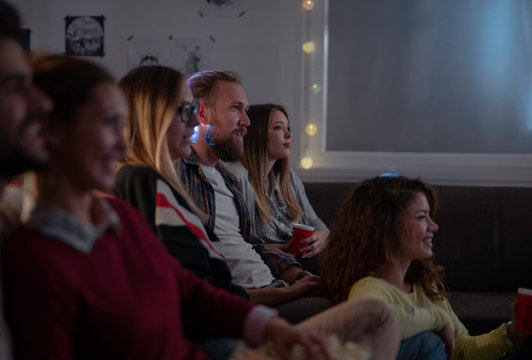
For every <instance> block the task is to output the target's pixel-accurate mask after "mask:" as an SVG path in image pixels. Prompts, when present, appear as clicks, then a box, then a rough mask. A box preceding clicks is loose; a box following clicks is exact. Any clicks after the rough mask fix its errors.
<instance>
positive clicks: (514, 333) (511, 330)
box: [506, 301, 532, 343]
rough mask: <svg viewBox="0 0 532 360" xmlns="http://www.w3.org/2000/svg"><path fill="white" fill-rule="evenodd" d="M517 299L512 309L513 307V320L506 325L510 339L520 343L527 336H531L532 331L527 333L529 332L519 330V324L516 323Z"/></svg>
mask: <svg viewBox="0 0 532 360" xmlns="http://www.w3.org/2000/svg"><path fill="white" fill-rule="evenodd" d="M516 304H517V301H514V302H513V303H512V305H511V309H512V322H511V323H510V324H508V326H507V327H506V331H507V332H508V337H510V340H512V342H514V343H520V342H522V341H523V340H525V339H526V338H527V337H529V336H530V335H532V334H530V333H527V332H524V331H520V330H517V326H516V325H515V324H516V322H517V313H516V311H517V306H516Z"/></svg>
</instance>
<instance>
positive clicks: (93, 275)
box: [3, 56, 327, 360]
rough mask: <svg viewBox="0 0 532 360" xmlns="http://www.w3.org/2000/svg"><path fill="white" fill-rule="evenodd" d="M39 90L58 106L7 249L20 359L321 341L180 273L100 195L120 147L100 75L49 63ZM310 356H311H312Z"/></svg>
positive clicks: (122, 114)
mask: <svg viewBox="0 0 532 360" xmlns="http://www.w3.org/2000/svg"><path fill="white" fill-rule="evenodd" d="M35 82H36V83H37V84H38V85H39V86H40V87H41V88H42V89H43V90H44V91H45V93H47V95H48V96H49V97H50V98H51V99H52V100H53V102H54V111H53V114H52V115H51V116H50V119H49V122H48V124H47V131H46V134H45V141H46V142H47V145H48V147H49V149H50V155H51V159H50V164H49V167H48V169H47V170H46V171H45V172H43V173H42V174H40V175H39V179H38V186H39V193H40V197H39V202H38V205H37V207H36V209H35V211H34V213H33V215H32V217H31V219H30V221H29V222H28V224H27V225H26V226H24V227H23V228H21V229H19V230H18V231H17V232H16V233H15V234H14V235H13V237H12V238H11V239H9V240H8V241H7V242H6V244H5V249H4V253H3V260H4V263H3V271H4V277H5V284H4V285H5V309H4V310H5V312H6V317H7V320H8V323H9V325H10V327H11V330H12V336H13V344H14V354H15V357H16V358H17V359H44V360H46V359H50V360H51V359H54V360H63V359H65V360H66V359H69V360H70V359H103V360H105V359H115V360H116V359H139V360H140V359H161V360H166V359H168V360H170V359H203V358H206V356H205V354H204V353H203V352H202V351H201V349H200V348H199V347H198V346H197V345H196V344H194V343H192V342H191V341H189V340H188V339H187V338H186V334H185V332H187V331H188V330H190V331H193V332H201V333H203V334H205V337H206V338H209V337H222V336H229V337H240V338H243V339H244V340H245V341H246V342H248V343H249V344H251V345H254V344H258V343H261V342H262V341H264V340H271V341H273V342H274V344H275V346H276V347H277V349H278V350H279V351H280V352H281V353H282V354H283V353H284V354H286V352H287V351H288V350H289V349H290V347H291V346H292V344H294V343H300V344H302V345H303V346H304V347H305V348H306V349H307V350H309V351H310V349H311V345H312V344H313V343H316V342H317V343H318V344H321V346H320V348H321V349H322V350H323V351H325V352H326V351H327V350H326V346H325V342H324V340H323V338H321V337H320V336H318V335H315V334H313V333H309V332H304V331H301V330H295V329H294V328H293V327H291V326H290V325H289V324H287V323H286V322H285V321H284V320H282V319H280V318H278V317H276V316H275V313H274V312H272V311H271V310H270V309H268V308H266V307H262V306H255V305H254V304H252V303H250V302H248V301H247V300H245V299H242V298H241V297H239V296H236V295H231V294H229V293H228V292H226V291H224V290H221V289H216V288H214V287H212V286H211V285H209V284H208V283H207V282H205V281H203V280H200V279H198V278H197V277H195V276H194V275H193V274H192V273H191V272H189V271H188V270H186V269H184V268H183V267H182V266H181V265H180V264H179V263H178V261H176V260H175V259H174V258H173V257H172V256H170V255H169V254H168V252H167V251H166V250H165V249H164V247H163V246H162V245H161V243H160V242H159V241H158V240H157V239H156V238H155V236H154V235H153V233H152V231H151V230H150V228H149V227H148V226H147V225H146V223H145V221H144V220H143V219H142V217H141V216H140V215H139V214H138V213H137V212H136V211H135V210H133V209H132V208H131V207H130V206H128V205H126V204H125V203H123V202H121V201H119V200H116V199H111V198H104V197H100V196H98V195H97V194H95V191H101V192H108V191H109V190H110V189H111V186H112V185H113V181H114V170H115V165H116V164H117V162H118V161H119V159H120V158H121V156H122V154H123V152H124V150H125V149H126V144H125V142H124V139H123V137H122V131H123V127H124V123H125V121H126V119H127V116H128V110H127V105H126V102H125V100H124V97H123V95H122V93H121V92H120V90H119V88H118V87H117V86H116V85H115V84H114V82H113V80H112V78H111V77H110V76H109V75H108V74H107V72H106V71H104V70H103V69H101V68H100V67H99V66H97V65H95V64H92V63H89V62H86V61H83V60H79V59H76V58H70V57H62V56H50V57H45V58H42V59H40V60H38V61H37V62H36V63H35ZM310 355H312V354H310Z"/></svg>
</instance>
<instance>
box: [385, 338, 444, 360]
mask: <svg viewBox="0 0 532 360" xmlns="http://www.w3.org/2000/svg"><path fill="white" fill-rule="evenodd" d="M395 359H396V360H447V354H446V353H445V346H444V345H443V341H442V340H441V338H440V337H439V336H438V335H436V334H435V333H433V332H430V331H425V332H422V333H419V334H417V335H414V336H412V337H409V338H408V339H404V340H403V341H401V346H400V347H399V353H398V354H397V357H396V358H395Z"/></svg>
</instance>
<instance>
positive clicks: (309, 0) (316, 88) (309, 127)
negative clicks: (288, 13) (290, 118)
mask: <svg viewBox="0 0 532 360" xmlns="http://www.w3.org/2000/svg"><path fill="white" fill-rule="evenodd" d="M301 7H302V8H303V9H304V11H305V12H306V14H305V19H306V20H305V39H304V42H303V45H302V49H303V52H304V54H305V55H304V63H305V64H304V69H305V75H304V80H303V81H304V89H305V90H304V110H303V121H304V122H306V123H307V124H306V125H305V133H306V134H307V135H308V136H315V135H316V134H317V133H318V126H317V125H316V124H315V123H313V122H312V121H310V114H309V107H310V97H311V95H313V94H314V95H316V94H319V93H320V92H321V86H320V85H319V84H310V56H311V55H312V54H313V53H314V51H315V50H316V46H315V44H314V42H313V41H312V39H311V28H310V27H311V26H310V25H311V24H310V19H311V16H310V12H311V11H312V9H313V8H314V1H313V0H303V2H302V3H301ZM303 143H307V140H306V139H304V141H303ZM307 149H308V146H305V151H304V156H303V157H302V158H301V161H300V166H301V167H302V168H303V169H306V170H308V169H310V168H312V167H313V166H314V161H313V160H312V157H310V156H309V155H308V154H306V150H307Z"/></svg>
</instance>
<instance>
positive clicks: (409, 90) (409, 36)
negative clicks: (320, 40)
mask: <svg viewBox="0 0 532 360" xmlns="http://www.w3.org/2000/svg"><path fill="white" fill-rule="evenodd" d="M327 22H328V62H327V67H326V71H327V99H326V104H327V106H326V119H327V121H326V138H325V140H326V141H325V142H326V144H325V150H326V151H332V152H336V151H341V152H344V151H345V152H361V151H362V152H409V153H462V154H467V153H477V154H488V153H493V154H525V153H531V152H532V0H400V1H392V0H349V1H348V0H330V1H328V21H327Z"/></svg>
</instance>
